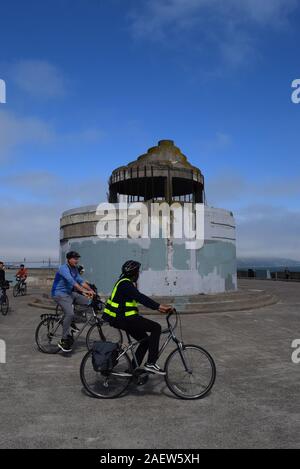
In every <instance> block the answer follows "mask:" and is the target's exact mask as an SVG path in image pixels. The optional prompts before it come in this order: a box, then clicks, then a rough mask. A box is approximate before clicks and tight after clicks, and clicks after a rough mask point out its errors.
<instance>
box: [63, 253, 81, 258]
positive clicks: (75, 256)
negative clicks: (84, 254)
mask: <svg viewBox="0 0 300 469" xmlns="http://www.w3.org/2000/svg"><path fill="white" fill-rule="evenodd" d="M66 257H67V259H68V260H69V259H79V258H80V257H81V256H80V254H78V252H76V251H69V252H68V253H67V256H66Z"/></svg>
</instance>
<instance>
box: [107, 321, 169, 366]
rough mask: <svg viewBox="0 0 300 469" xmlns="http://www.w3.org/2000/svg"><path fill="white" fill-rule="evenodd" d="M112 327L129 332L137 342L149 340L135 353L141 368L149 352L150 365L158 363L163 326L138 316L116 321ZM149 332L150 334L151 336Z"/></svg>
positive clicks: (112, 323)
mask: <svg viewBox="0 0 300 469" xmlns="http://www.w3.org/2000/svg"><path fill="white" fill-rule="evenodd" d="M111 325H112V326H113V327H116V328H117V329H122V330H123V331H126V332H128V334H129V335H130V336H131V337H133V338H134V339H135V340H142V339H147V340H145V341H143V342H142V343H141V344H140V345H139V346H138V348H137V349H136V352H135V353H136V359H137V362H138V365H139V366H140V365H141V364H142V361H143V358H144V356H145V354H146V352H147V350H149V353H148V363H156V361H157V359H158V350H159V339H160V334H161V326H160V324H158V322H155V321H151V320H150V319H147V318H144V317H143V316H139V315H136V316H133V317H130V318H117V319H114V320H113V321H111ZM147 332H150V335H148V334H147Z"/></svg>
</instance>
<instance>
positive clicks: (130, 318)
mask: <svg viewBox="0 0 300 469" xmlns="http://www.w3.org/2000/svg"><path fill="white" fill-rule="evenodd" d="M140 267H141V264H140V263H139V262H136V261H133V260H130V261H127V262H125V264H124V265H123V267H122V274H121V276H120V278H119V280H118V281H117V282H116V284H115V286H114V289H113V291H112V293H111V295H110V298H109V299H108V300H107V303H106V307H105V309H104V312H103V316H102V318H103V319H104V320H105V321H108V322H109V323H110V325H111V326H113V327H116V328H117V329H122V330H124V331H126V332H127V333H128V334H129V335H131V336H132V337H133V338H134V339H136V340H138V341H140V340H142V339H146V340H143V341H142V342H141V343H140V345H139V346H138V348H137V351H136V358H137V362H138V366H140V365H141V364H142V361H143V358H144V356H145V354H146V352H147V350H148V360H147V363H146V364H145V365H144V369H145V370H146V371H149V372H151V373H155V374H160V375H165V372H164V371H163V370H162V369H161V368H160V367H159V366H158V365H157V363H156V361H157V359H158V350H159V339H160V334H161V326H160V324H159V323H157V322H155V321H151V320H150V319H147V318H144V317H142V316H140V315H139V312H138V308H137V305H138V303H141V304H142V305H144V306H146V308H150V309H153V310H158V311H159V312H161V313H168V312H169V311H170V310H171V309H172V307H171V306H169V305H160V304H159V303H157V302H156V301H153V300H152V299H151V298H149V297H148V296H146V295H143V294H142V293H140V292H139V290H138V289H137V287H136V282H137V280H138V278H139V275H140ZM147 332H150V336H149V335H148V334H147Z"/></svg>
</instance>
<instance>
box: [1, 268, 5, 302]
mask: <svg viewBox="0 0 300 469" xmlns="http://www.w3.org/2000/svg"><path fill="white" fill-rule="evenodd" d="M4 286H5V266H4V262H2V261H0V303H1V301H2V288H4Z"/></svg>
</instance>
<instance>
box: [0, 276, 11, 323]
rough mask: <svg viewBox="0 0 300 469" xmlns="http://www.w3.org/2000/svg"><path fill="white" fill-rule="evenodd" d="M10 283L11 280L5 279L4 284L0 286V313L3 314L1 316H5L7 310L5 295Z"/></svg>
mask: <svg viewBox="0 0 300 469" xmlns="http://www.w3.org/2000/svg"><path fill="white" fill-rule="evenodd" d="M10 283H11V281H10V280H7V281H6V282H5V284H4V285H3V286H2V287H0V288H1V291H2V296H1V299H0V309H1V313H2V314H3V316H6V315H7V313H8V311H9V299H8V296H7V290H8V289H9V284H10Z"/></svg>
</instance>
